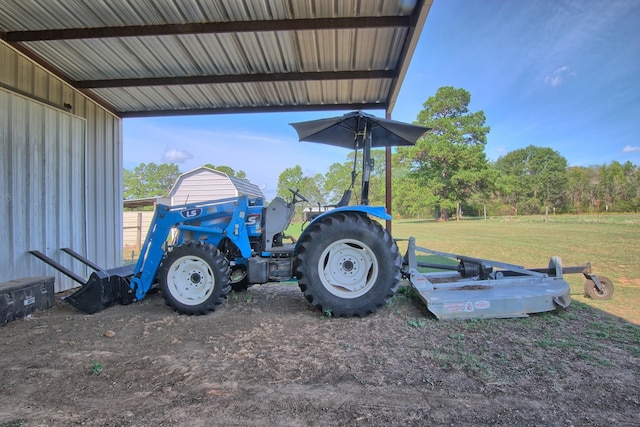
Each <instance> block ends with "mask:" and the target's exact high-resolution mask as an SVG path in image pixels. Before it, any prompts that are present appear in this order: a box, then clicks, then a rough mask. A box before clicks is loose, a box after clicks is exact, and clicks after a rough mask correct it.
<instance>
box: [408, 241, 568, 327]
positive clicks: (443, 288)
mask: <svg viewBox="0 0 640 427" xmlns="http://www.w3.org/2000/svg"><path fill="white" fill-rule="evenodd" d="M417 252H419V253H423V254H429V255H439V256H445V257H448V258H456V259H458V260H459V261H460V263H459V264H458V265H452V266H448V265H442V264H438V265H435V264H428V263H424V262H419V261H418V260H417V256H416V253H417ZM405 266H406V269H405V273H406V276H407V277H408V278H409V281H410V282H411V284H412V286H413V287H414V288H415V289H416V290H417V291H418V294H419V295H420V298H421V299H422V300H423V301H424V303H425V304H426V305H427V308H428V309H429V311H430V312H431V313H433V314H434V315H435V316H436V317H437V318H438V319H470V318H509V317H527V316H528V315H529V314H532V313H540V312H545V311H552V310H555V309H556V308H558V307H561V308H566V307H568V306H569V304H570V302H571V296H570V290H569V284H568V283H567V282H566V281H565V280H564V279H563V268H562V263H561V260H560V258H559V257H553V258H552V259H551V261H550V263H549V267H548V268H546V269H525V268H524V267H522V266H518V265H512V264H506V263H502V262H497V261H490V260H483V259H476V258H470V257H465V256H461V255H455V254H448V253H444V252H438V251H433V250H430V249H425V248H421V247H417V246H415V241H414V239H413V238H411V239H409V247H408V249H407V255H406V256H405ZM424 267H427V268H431V269H435V270H455V271H434V272H423V271H421V269H422V268H424ZM573 270H575V269H574V268H572V271H573Z"/></svg>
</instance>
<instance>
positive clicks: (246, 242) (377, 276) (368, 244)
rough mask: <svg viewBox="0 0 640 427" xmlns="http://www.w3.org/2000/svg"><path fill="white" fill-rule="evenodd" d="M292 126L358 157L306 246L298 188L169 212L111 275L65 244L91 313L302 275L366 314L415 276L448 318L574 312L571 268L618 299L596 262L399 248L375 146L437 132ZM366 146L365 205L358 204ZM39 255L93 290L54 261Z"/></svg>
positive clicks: (176, 304) (357, 118)
mask: <svg viewBox="0 0 640 427" xmlns="http://www.w3.org/2000/svg"><path fill="white" fill-rule="evenodd" d="M292 125H293V126H294V128H295V129H296V131H297V132H298V135H299V136H300V140H305V141H311V142H321V143H328V144H332V145H339V146H343V147H346V148H355V153H356V156H355V158H354V168H353V172H352V179H351V186H350V187H349V189H347V190H346V191H345V193H344V196H343V197H342V199H341V200H340V202H339V203H338V204H337V205H336V206H335V207H333V208H332V209H330V210H326V211H324V212H322V213H319V214H318V215H317V216H316V217H315V218H312V220H311V222H310V223H309V224H308V225H307V226H306V228H305V229H304V230H303V232H302V234H301V235H300V236H299V239H298V240H297V241H293V239H289V238H288V237H287V236H286V235H285V230H286V229H287V227H288V226H289V224H290V223H291V219H292V217H293V215H294V212H295V207H296V204H297V203H299V202H308V200H307V199H306V198H305V197H304V196H303V195H302V194H300V193H299V192H298V191H297V190H295V191H294V190H290V191H291V193H292V197H291V200H290V201H289V202H287V201H285V200H284V199H283V198H281V197H276V198H275V199H273V200H272V201H271V202H270V203H269V204H266V203H265V201H264V200H263V199H262V198H249V197H246V196H241V197H237V198H231V199H222V200H212V201H208V202H202V203H191V204H184V205H179V206H165V205H158V206H157V208H156V212H155V215H154V218H153V221H152V223H151V226H150V227H149V232H148V233H147V237H146V240H145V242H144V244H143V246H142V249H141V253H140V256H139V258H138V260H137V262H136V263H135V264H131V265H127V266H123V267H118V268H114V269H109V270H103V269H101V268H100V267H99V266H96V265H94V264H93V263H91V262H90V261H88V260H86V259H85V258H84V257H82V256H81V255H79V254H77V253H75V252H74V251H72V250H70V249H68V248H65V249H62V250H63V251H64V252H66V253H68V254H69V255H71V256H73V257H75V258H77V259H79V260H80V261H82V262H84V263H85V264H87V265H88V266H89V267H91V268H92V269H94V270H96V271H95V272H94V273H92V275H91V276H90V278H89V280H88V281H87V282H86V283H85V284H84V285H83V286H82V287H81V288H80V289H79V290H78V291H77V292H75V293H74V294H72V295H70V296H68V297H66V298H65V300H66V301H67V302H69V303H70V304H72V305H73V306H75V307H76V308H78V309H79V310H81V311H83V312H85V313H88V314H91V313H95V312H97V311H99V310H101V309H102V308H104V307H107V306H109V305H111V304H113V303H115V302H120V303H122V304H128V303H131V302H134V301H137V300H141V299H142V298H144V297H145V296H146V295H147V293H148V292H149V291H150V290H151V289H152V288H154V287H159V288H160V290H161V292H162V296H163V297H164V299H165V301H166V303H167V304H168V305H169V306H171V307H172V308H173V309H174V310H175V311H177V312H179V313H182V314H188V315H199V314H206V313H208V312H210V311H214V310H216V309H217V308H218V307H219V306H220V305H221V304H222V303H223V302H224V299H225V296H226V295H227V294H228V293H229V292H230V291H231V290H232V289H233V290H235V291H243V290H246V289H247V288H248V287H249V286H251V285H254V284H263V283H268V282H282V281H290V280H297V282H298V285H299V287H300V289H301V290H302V292H303V293H304V296H305V298H306V299H307V300H308V301H309V302H310V303H311V304H312V305H313V306H314V307H316V308H317V309H319V310H321V311H323V312H324V313H326V314H331V315H333V316H344V317H350V316H361V317H364V316H367V315H368V314H370V313H374V312H376V311H377V310H378V309H379V308H380V307H382V306H384V305H385V304H386V303H387V301H389V299H390V298H391V297H392V296H393V295H394V294H395V292H396V291H397V289H398V286H399V285H400V282H401V280H402V279H406V280H407V282H408V283H409V284H410V285H411V286H413V287H414V288H415V289H416V291H417V293H418V295H419V296H420V298H421V299H422V300H423V301H424V302H425V304H427V307H428V309H429V310H430V311H431V312H432V313H433V314H435V315H436V316H437V317H438V318H441V319H451V318H476V317H522V316H527V315H528V314H529V313H537V312H543V311H550V310H554V309H556V308H557V307H563V308H564V307H567V306H568V305H569V303H570V299H571V298H570V290H569V285H568V284H567V282H565V281H564V279H563V274H567V273H582V274H583V275H584V276H585V278H586V279H587V281H586V282H585V293H587V294H588V295H590V296H591V297H592V298H599V299H607V298H610V297H611V294H612V292H613V284H612V283H611V281H610V280H609V279H607V278H606V277H600V278H598V276H596V275H594V274H591V269H590V266H589V265H588V264H587V265H585V266H577V267H563V266H562V263H561V261H560V258H559V257H553V258H552V259H551V261H550V263H549V266H548V267H546V268H536V269H526V268H524V267H523V266H518V265H512V264H506V263H502V262H498V261H490V260H486V259H477V258H471V257H467V256H462V255H456V254H448V253H443V252H437V251H432V250H429V249H426V248H422V247H419V246H417V245H416V244H415V241H414V239H413V238H410V239H408V248H407V252H406V254H405V255H404V257H402V256H401V255H400V251H399V249H398V246H397V245H396V241H395V240H394V239H393V238H392V237H391V234H390V233H389V232H388V231H387V230H386V229H385V228H383V227H382V226H381V225H380V221H381V220H390V219H391V216H390V215H389V214H388V213H387V212H386V210H385V209H384V208H383V207H372V206H369V204H368V192H369V175H370V171H371V169H372V167H373V163H372V159H371V154H370V150H371V148H372V147H380V146H392V145H393V146H395V145H410V144H414V143H415V141H416V140H417V139H418V138H419V137H420V136H421V135H422V134H423V133H424V132H425V131H427V130H428V129H426V128H424V127H421V126H415V125H409V124H406V123H401V122H396V121H392V120H386V119H378V118H375V117H374V116H370V115H368V114H365V113H362V112H354V113H349V114H345V115H344V116H342V117H337V118H332V119H321V120H314V121H310V122H301V123H293V124H292ZM374 141H375V142H374ZM360 149H361V150H362V162H361V163H362V176H361V179H362V181H361V193H360V201H359V202H360V203H359V204H357V205H349V201H350V196H351V192H352V189H353V187H354V183H355V179H356V176H357V175H358V173H357V172H356V164H357V163H358V162H357V155H358V151H359V150H360ZM31 253H32V254H34V255H36V256H37V257H39V258H41V259H42V260H44V261H45V262H47V263H49V264H50V265H52V266H54V267H55V268H57V269H58V270H60V271H62V272H63V273H64V274H67V275H68V276H70V277H71V278H73V279H74V280H76V281H78V282H80V283H83V280H82V278H79V277H77V276H75V274H74V273H73V272H70V271H68V270H66V269H65V268H64V267H63V266H61V265H60V264H58V263H57V262H55V261H54V260H52V259H50V258H48V257H47V256H45V255H44V254H42V253H40V252H38V251H31ZM420 254H421V255H420ZM431 255H437V256H438V257H448V258H451V259H456V260H457V261H458V264H455V263H454V264H446V265H443V264H441V263H439V264H433V263H429V262H427V261H425V259H427V260H428V257H429V256H431ZM425 268H428V269H431V270H425ZM433 270H436V271H435V272H429V271H433Z"/></svg>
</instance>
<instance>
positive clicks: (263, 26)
mask: <svg viewBox="0 0 640 427" xmlns="http://www.w3.org/2000/svg"><path fill="white" fill-rule="evenodd" d="M413 26H415V18H414V17H413V15H407V16H365V17H357V18H317V19H316V18H314V19H279V20H263V21H234V22H206V23H189V24H165V25H131V26H122V27H96V28H65V29H56V30H33V31H11V32H7V33H4V34H3V35H2V36H3V39H4V40H6V41H7V42H10V43H22V42H33V41H45V40H73V39H95V38H108V37H146V36H168V35H181V34H204V33H208V34H215V33H246V32H264V31H301V30H335V29H357V28H384V27H413Z"/></svg>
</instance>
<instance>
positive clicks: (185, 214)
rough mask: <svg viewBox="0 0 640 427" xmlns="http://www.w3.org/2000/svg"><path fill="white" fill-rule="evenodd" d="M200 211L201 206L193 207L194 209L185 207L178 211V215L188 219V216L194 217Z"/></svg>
mask: <svg viewBox="0 0 640 427" xmlns="http://www.w3.org/2000/svg"><path fill="white" fill-rule="evenodd" d="M201 213H202V208H195V209H186V210H184V211H182V212H180V215H182V216H183V217H185V218H187V219H189V218H195V217H197V216H198V215H200V214H201Z"/></svg>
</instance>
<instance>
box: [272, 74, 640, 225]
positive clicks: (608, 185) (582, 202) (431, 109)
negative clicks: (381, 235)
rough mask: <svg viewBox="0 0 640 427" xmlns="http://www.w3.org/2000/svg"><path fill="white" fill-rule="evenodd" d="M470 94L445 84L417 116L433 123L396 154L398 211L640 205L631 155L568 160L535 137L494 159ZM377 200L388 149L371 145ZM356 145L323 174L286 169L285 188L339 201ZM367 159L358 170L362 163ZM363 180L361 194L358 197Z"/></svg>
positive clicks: (638, 172)
mask: <svg viewBox="0 0 640 427" xmlns="http://www.w3.org/2000/svg"><path fill="white" fill-rule="evenodd" d="M470 101H471V95H470V94H469V92H467V91H466V90H464V89H459V88H453V87H442V88H440V89H438V91H437V92H436V94H435V95H434V96H432V97H430V98H429V99H427V101H426V102H425V103H424V105H423V106H424V109H423V110H422V111H421V112H420V113H419V114H418V116H417V120H416V121H415V122H414V123H415V124H419V125H423V126H426V127H428V128H430V129H431V130H430V131H429V132H427V133H425V135H424V136H423V137H421V138H420V139H419V140H418V141H417V143H416V145H415V146H412V147H399V148H398V149H397V150H395V152H394V153H393V154H392V160H391V162H392V194H393V199H392V200H393V202H392V211H393V214H394V215H395V216H399V217H434V218H443V219H447V218H449V217H451V216H453V215H461V214H462V213H465V214H467V215H469V214H471V215H473V214H479V213H481V212H484V209H485V208H486V209H487V213H488V214H490V215H513V214H523V215H530V214H541V213H545V212H546V211H547V209H549V210H550V211H553V212H556V213H567V212H571V213H589V212H605V211H608V212H637V211H639V210H640V168H639V167H638V166H637V165H634V164H633V163H631V162H626V163H624V164H621V163H619V162H617V161H614V162H612V163H611V164H603V165H594V166H571V167H570V166H568V162H567V160H566V159H565V158H564V157H563V156H562V155H561V154H560V153H558V152H557V151H556V150H554V149H553V148H551V147H539V146H534V145H530V146H528V147H525V148H521V149H517V150H514V151H511V152H509V153H507V154H506V155H504V156H502V157H500V158H498V159H497V160H496V161H495V162H491V161H489V160H488V159H487V157H486V154H485V145H486V143H487V134H488V133H489V131H490V127H489V126H487V125H486V123H485V122H486V119H485V115H484V112H482V111H476V112H471V111H469V108H468V106H469V103H470ZM372 157H373V158H374V161H375V168H374V170H373V172H372V175H371V193H370V204H372V205H384V204H385V188H384V186H385V175H384V173H385V172H384V171H385V156H384V151H383V150H372ZM353 158H354V157H353V153H351V154H349V155H348V157H347V160H346V161H345V162H344V163H335V164H333V165H331V166H330V168H329V170H328V171H327V172H326V173H325V174H324V175H322V174H318V175H316V176H314V177H309V176H303V173H302V168H301V167H300V166H298V165H296V166H294V167H292V168H288V169H286V170H285V171H284V172H282V174H281V175H280V178H279V182H278V195H280V196H282V197H286V196H287V194H288V191H287V188H295V189H299V190H300V192H301V193H303V194H306V195H309V196H310V197H309V199H310V200H311V201H312V203H313V204H321V205H328V204H333V203H335V202H337V200H338V199H339V198H340V196H341V195H342V192H343V190H344V189H346V188H348V187H349V184H350V182H351V172H352V170H353ZM360 168H361V166H360V165H357V166H356V168H355V170H356V171H359V170H360ZM358 194H359V180H356V185H355V188H354V196H355V197H354V199H352V203H357V202H358V200H357V195H358Z"/></svg>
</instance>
